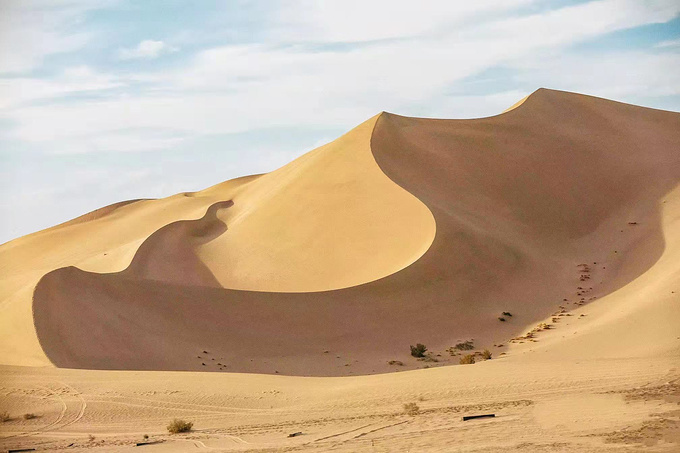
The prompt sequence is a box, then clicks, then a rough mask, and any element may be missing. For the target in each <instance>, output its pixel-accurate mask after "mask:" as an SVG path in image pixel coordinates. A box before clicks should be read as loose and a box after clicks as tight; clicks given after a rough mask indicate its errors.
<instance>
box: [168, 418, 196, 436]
mask: <svg viewBox="0 0 680 453" xmlns="http://www.w3.org/2000/svg"><path fill="white" fill-rule="evenodd" d="M193 426H194V424H193V423H192V422H187V421H184V420H180V419H178V418H176V419H174V420H173V421H171V422H170V424H169V425H168V432H169V433H170V434H177V433H187V432H189V431H191V428H192V427H193Z"/></svg>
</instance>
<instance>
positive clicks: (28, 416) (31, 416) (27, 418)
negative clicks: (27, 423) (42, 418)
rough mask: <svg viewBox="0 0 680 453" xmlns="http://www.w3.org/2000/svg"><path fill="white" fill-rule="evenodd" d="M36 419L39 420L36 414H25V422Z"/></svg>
mask: <svg viewBox="0 0 680 453" xmlns="http://www.w3.org/2000/svg"><path fill="white" fill-rule="evenodd" d="M34 418H38V416H37V415H35V414H31V413H28V414H24V420H31V419H34Z"/></svg>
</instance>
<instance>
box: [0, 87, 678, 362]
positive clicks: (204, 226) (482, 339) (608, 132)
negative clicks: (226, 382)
mask: <svg viewBox="0 0 680 453" xmlns="http://www.w3.org/2000/svg"><path fill="white" fill-rule="evenodd" d="M679 145H680V114H677V113H672V112H663V111H658V110H652V109H646V108H641V107H636V106H631V105H626V104H621V103H617V102H613V101H607V100H603V99H598V98H593V97H588V96H583V95H577V94H572V93H565V92H558V91H551V90H539V91H537V92H535V93H534V94H532V95H531V96H529V97H528V98H527V99H526V100H524V102H523V103H521V104H520V105H518V106H516V107H515V108H514V109H512V110H510V111H508V112H506V113H504V114H502V115H498V116H495V117H490V118H483V119H477V120H431V119H418V118H406V117H401V116H397V115H392V114H387V113H383V114H381V115H378V116H376V117H374V118H372V119H371V120H369V121H367V122H366V123H364V124H362V125H360V126H359V127H357V128H356V129H354V130H353V131H351V132H350V133H348V134H346V135H345V136H343V137H341V138H340V139H338V140H336V141H335V142H333V143H331V144H329V145H326V146H324V147H321V148H319V149H317V150H314V151H312V152H311V153H308V154H307V155H305V156H303V157H301V158H300V159H298V160H296V161H294V162H292V163H291V164H289V165H288V166H286V167H283V168H281V169H279V170H277V171H275V172H272V173H270V174H268V175H263V176H260V177H253V178H249V179H242V180H236V181H233V182H227V183H224V184H223V185H219V186H216V187H214V188H211V189H207V190H205V191H202V192H197V193H194V194H188V195H178V196H175V197H170V198H168V199H164V200H156V201H138V202H135V203H132V204H128V205H125V206H121V207H118V208H117V209H115V210H114V211H112V212H110V213H108V214H107V215H104V216H100V217H98V218H96V219H93V220H91V221H84V222H80V223H78V224H72V225H65V226H62V227H59V228H55V229H52V230H46V231H44V232H41V233H36V234H35V235H31V236H27V237H25V238H22V239H19V240H16V241H12V242H10V243H8V244H5V245H3V246H2V247H1V248H0V260H2V265H3V266H5V268H4V269H3V272H2V276H3V278H5V280H3V294H2V296H3V305H2V310H3V311H4V312H5V313H8V314H9V316H8V317H5V318H4V319H8V320H9V321H5V320H4V319H3V321H2V322H3V323H4V322H8V323H11V325H12V329H14V330H13V331H12V332H11V334H8V335H7V336H6V337H5V338H0V340H1V341H3V344H10V345H16V346H15V347H14V348H13V349H10V351H9V352H3V353H2V354H3V356H1V357H0V360H2V361H4V362H8V363H29V358H30V363H45V361H46V358H49V360H50V361H51V362H52V363H54V364H55V365H57V366H61V367H74V368H97V369H159V370H202V371H236V372H262V373H275V372H279V373H282V374H298V375H299V374H311V375H345V374H350V373H354V374H357V373H371V372H384V371H389V370H392V369H394V368H393V367H390V365H388V364H387V362H388V360H400V361H403V362H405V367H407V368H408V367H416V366H421V365H420V362H417V361H415V360H413V359H412V358H410V357H409V354H408V353H409V349H408V346H409V345H410V344H414V343H415V342H423V343H426V344H427V345H428V346H429V347H430V350H432V351H433V352H435V353H441V354H442V356H443V357H446V356H448V354H447V353H445V352H444V349H445V348H447V347H449V346H451V345H453V344H455V343H456V342H458V341H460V340H465V339H471V338H474V341H475V344H476V346H477V347H479V348H484V347H489V348H492V346H493V344H496V343H499V342H505V341H507V340H508V339H509V338H511V337H514V336H516V335H518V334H521V333H523V332H524V331H525V330H526V329H527V328H529V327H531V326H532V325H533V324H535V323H537V322H539V321H542V320H544V319H546V318H547V317H549V315H550V314H551V313H552V312H554V311H555V309H556V307H557V306H558V305H560V304H564V305H569V306H570V307H574V303H577V304H579V305H580V304H581V303H588V302H592V301H593V300H595V301H596V302H595V305H594V306H597V304H600V306H601V303H600V302H597V300H598V299H599V298H602V297H603V296H607V295H609V296H607V298H608V300H612V301H613V302H612V303H611V309H612V310H614V309H615V307H616V302H617V300H618V299H616V298H613V296H615V295H616V294H617V293H616V292H615V291H616V290H619V289H621V290H624V289H625V287H626V285H627V284H629V283H630V282H631V281H634V280H635V279H636V278H639V277H640V276H644V274H645V271H647V270H648V269H649V268H650V267H651V266H653V265H654V263H655V262H657V260H658V259H659V257H661V256H662V253H663V251H664V234H666V235H667V234H669V233H668V232H667V231H665V230H664V225H665V224H664V223H662V218H661V214H660V206H661V205H662V200H663V198H664V196H665V195H666V194H667V193H668V192H670V191H671V190H673V189H674V188H675V187H676V186H677V184H678V182H680V152H679V149H680V146H679ZM84 238H86V239H87V240H85V239H84ZM90 241H91V242H90ZM104 254H106V255H104ZM41 255H43V256H41ZM10 261H13V262H19V263H21V264H20V265H18V266H14V267H11V266H7V265H6V263H9V262H10ZM579 264H587V265H588V269H589V271H588V273H587V276H588V278H587V279H586V280H583V275H584V273H583V272H580V270H582V268H580V267H578V265H579ZM669 266H672V264H670V265H669ZM679 268H680V266H679ZM5 276H6V277H5ZM38 280H40V282H39V283H38V284H37V286H35V285H36V282H37V281H38ZM635 281H638V280H635ZM4 282H7V283H8V286H7V288H8V289H7V290H5V286H4ZM634 283H635V282H634ZM34 287H35V291H33V288H34ZM31 293H32V294H33V320H34V323H35V329H33V326H32V325H31V324H29V321H30V315H31V309H30V299H29V298H30V295H31ZM577 293H578V294H577ZM581 300H583V302H581ZM631 303H634V302H631ZM504 311H506V312H511V313H512V314H513V316H512V317H511V319H510V317H508V319H506V321H505V322H501V321H499V319H498V318H499V316H501V313H502V312H504ZM8 325H9V324H8ZM0 335H3V334H2V333H0ZM36 336H37V338H39V344H38V341H37V340H36ZM17 339H18V340H20V342H19V341H18V340H17ZM555 348H557V346H555ZM555 350H557V349H555ZM43 351H44V355H43ZM203 351H209V355H206V353H204V352H203ZM607 353H612V352H611V351H610V352H607ZM212 359H216V360H212ZM442 360H444V359H442Z"/></svg>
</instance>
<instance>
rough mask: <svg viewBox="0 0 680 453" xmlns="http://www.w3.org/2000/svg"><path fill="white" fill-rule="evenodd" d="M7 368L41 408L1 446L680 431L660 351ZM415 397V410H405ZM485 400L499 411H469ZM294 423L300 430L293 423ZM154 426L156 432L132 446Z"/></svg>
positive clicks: (638, 443)
mask: <svg viewBox="0 0 680 453" xmlns="http://www.w3.org/2000/svg"><path fill="white" fill-rule="evenodd" d="M1 372H2V375H1V376H2V381H3V383H2V387H1V388H0V392H1V393H0V395H2V400H3V406H5V407H8V408H9V409H10V411H11V412H12V413H13V414H16V415H18V414H23V413H26V412H34V413H36V414H40V416H39V417H38V418H36V419H33V420H23V419H21V418H18V419H15V420H12V421H10V422H6V423H4V424H3V425H2V436H3V438H2V439H0V447H1V448H18V447H21V448H28V447H32V448H36V449H38V450H48V451H60V450H62V449H63V450H64V451H86V450H87V451H90V450H93V451H120V452H123V451H168V452H175V451H177V452H180V451H348V452H349V451H376V452H381V451H382V452H384V451H414V452H415V451H461V452H477V451H500V450H503V451H517V452H524V451H529V452H533V451H536V452H539V451H540V452H552V451H557V452H591V451H592V452H601V451H612V452H615V451H640V450H641V448H642V447H644V451H659V452H673V451H677V450H678V442H680V405H679V403H680V371H679V370H678V368H676V367H675V366H671V365H670V364H669V361H668V360H667V359H663V358H662V359H653V358H639V359H632V360H631V359H628V358H626V359H610V360H597V361H589V360H583V361H579V362H567V363H565V362H564V361H559V362H536V361H533V360H531V359H528V358H527V359H526V360H525V359H521V360H516V361H506V360H503V359H500V360H495V359H492V360H490V361H487V362H484V363H479V364H475V365H470V366H458V367H443V368H436V369H427V370H415V371H405V372H401V373H393V374H389V375H373V376H362V377H349V378H344V377H342V378H301V377H286V376H265V375H238V374H215V373H194V372H117V371H75V370H61V369H53V368H20V367H3V368H2V371H1ZM410 402H415V403H416V404H417V405H418V407H419V408H420V413H419V414H418V415H415V416H410V415H406V414H405V413H404V411H403V407H402V406H403V404H405V403H410ZM485 413H494V414H496V417H495V418H487V419H478V420H468V421H462V416H463V415H475V414H485ZM174 417H180V418H183V419H186V420H191V421H193V422H194V424H195V425H194V430H193V431H192V432H191V433H187V434H176V435H168V434H167V432H166V431H165V425H166V424H167V423H168V421H169V420H170V419H172V418H174ZM295 432H302V435H300V436H298V437H293V438H288V437H287V436H288V434H290V433H295ZM145 434H147V435H148V436H149V439H150V441H158V442H159V443H157V444H153V445H147V446H144V447H135V443H136V442H142V441H143V436H144V435H145ZM90 436H93V438H92V439H91V438H90ZM140 448H142V449H141V450H140Z"/></svg>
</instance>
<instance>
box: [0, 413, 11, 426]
mask: <svg viewBox="0 0 680 453" xmlns="http://www.w3.org/2000/svg"><path fill="white" fill-rule="evenodd" d="M10 420H11V418H10V417H9V412H0V423H5V422H8V421H10Z"/></svg>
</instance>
